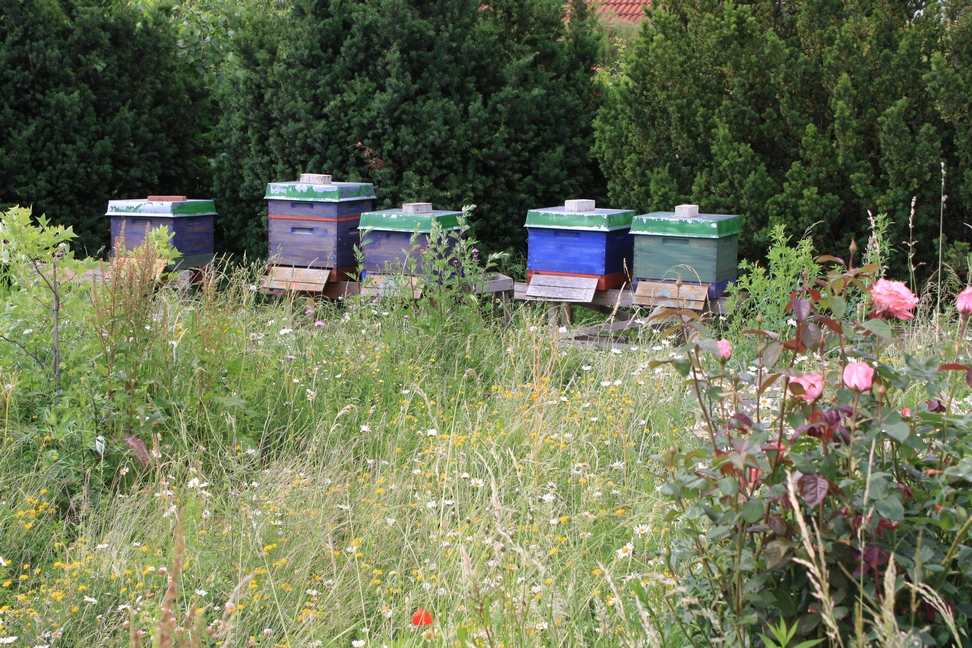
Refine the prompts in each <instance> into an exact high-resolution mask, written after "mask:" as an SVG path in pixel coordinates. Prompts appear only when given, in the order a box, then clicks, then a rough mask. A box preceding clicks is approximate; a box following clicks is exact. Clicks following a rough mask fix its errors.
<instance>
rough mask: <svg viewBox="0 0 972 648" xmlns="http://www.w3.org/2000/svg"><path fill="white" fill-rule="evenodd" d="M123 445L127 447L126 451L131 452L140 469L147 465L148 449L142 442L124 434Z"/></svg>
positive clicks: (135, 437)
mask: <svg viewBox="0 0 972 648" xmlns="http://www.w3.org/2000/svg"><path fill="white" fill-rule="evenodd" d="M125 445H127V446H128V449H129V450H131V451H132V454H134V455H135V460H136V461H137V462H138V464H139V465H140V466H141V467H142V468H145V467H146V466H148V465H149V453H148V448H146V447H145V442H144V441H142V440H141V439H139V438H138V437H137V436H134V435H131V434H126V435H125Z"/></svg>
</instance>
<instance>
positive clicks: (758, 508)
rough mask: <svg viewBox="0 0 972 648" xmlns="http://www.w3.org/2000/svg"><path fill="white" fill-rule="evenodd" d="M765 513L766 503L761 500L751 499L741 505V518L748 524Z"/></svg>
mask: <svg viewBox="0 0 972 648" xmlns="http://www.w3.org/2000/svg"><path fill="white" fill-rule="evenodd" d="M765 513H766V505H765V504H763V502H762V501H761V500H758V499H751V500H749V501H748V502H746V503H745V504H743V506H742V518H743V520H745V521H746V522H747V523H748V524H752V523H753V522H756V521H757V520H759V519H762V517H763V515H764V514H765Z"/></svg>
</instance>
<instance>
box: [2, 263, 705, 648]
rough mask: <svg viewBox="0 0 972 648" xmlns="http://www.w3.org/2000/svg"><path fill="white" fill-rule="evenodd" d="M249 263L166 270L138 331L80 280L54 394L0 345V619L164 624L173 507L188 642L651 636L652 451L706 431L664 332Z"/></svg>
mask: <svg viewBox="0 0 972 648" xmlns="http://www.w3.org/2000/svg"><path fill="white" fill-rule="evenodd" d="M255 284H256V279H255V278H254V275H253V274H252V269H247V268H241V269H239V270H237V271H234V272H230V273H226V274H213V275H211V276H210V277H209V278H208V279H207V281H205V282H204V283H203V284H202V286H200V287H197V288H196V289H194V290H192V291H190V292H178V291H172V290H162V291H159V292H157V293H155V294H154V295H153V296H151V297H148V298H147V299H149V300H150V303H149V304H144V303H141V304H135V305H134V306H132V308H133V309H134V310H136V311H137V310H138V309H137V308H135V306H138V307H146V306H147V310H145V313H146V317H147V319H144V318H143V319H144V321H143V320H139V323H138V326H139V327H140V328H139V329H138V330H137V331H136V330H135V329H133V328H131V327H130V328H129V329H125V326H126V325H127V324H130V323H131V321H130V320H131V319H132V318H131V317H130V313H129V314H128V315H126V313H127V312H128V311H124V308H125V307H124V304H121V302H123V301H124V300H116V301H118V303H119V304H121V305H120V306H117V307H116V310H111V309H110V308H109V307H107V306H102V307H101V310H100V311H99V310H98V308H95V307H92V306H91V305H90V304H91V303H92V302H94V303H95V304H96V305H97V304H106V303H111V300H107V299H104V298H102V299H100V300H99V296H98V295H95V297H94V298H93V299H92V298H91V291H92V290H93V289H92V288H91V286H90V285H83V284H78V285H73V286H71V287H70V290H72V291H75V292H76V293H77V295H76V296H77V297H78V300H77V302H76V303H77V304H80V305H81V306H78V312H75V313H70V314H69V317H68V319H69V321H68V323H67V324H66V325H65V331H64V332H62V335H63V337H64V339H65V340H66V341H65V343H64V346H65V351H64V359H63V361H62V362H63V364H64V367H65V368H64V372H65V377H64V381H65V385H66V387H65V391H64V393H63V394H61V395H60V396H58V399H57V402H56V403H55V402H53V401H52V399H51V398H50V397H48V398H47V399H46V400H45V399H44V398H43V397H42V396H41V394H42V391H43V390H42V386H43V380H42V378H43V377H42V376H36V375H32V374H31V373H30V371H29V369H28V368H27V367H29V365H28V364H25V362H26V361H24V360H23V359H22V358H21V359H18V358H17V353H18V350H17V349H15V348H4V350H3V351H2V353H3V354H5V355H6V356H7V358H9V359H10V360H11V361H10V363H9V364H8V365H7V367H8V368H7V369H5V370H4V375H3V376H2V378H3V382H4V384H5V385H6V387H5V388H4V393H3V401H2V405H3V406H4V409H5V418H4V432H3V445H4V448H3V449H2V452H0V462H2V464H3V468H2V471H0V556H2V557H3V566H2V567H0V585H2V587H0V623H2V627H0V636H2V637H8V638H9V637H17V639H16V641H15V642H14V645H23V646H85V645H87V646H125V645H131V644H132V643H133V642H138V641H139V634H138V633H139V632H140V631H141V632H144V633H145V634H144V637H143V638H141V640H140V641H141V644H142V645H156V644H157V643H158V644H162V645H172V644H171V642H170V643H166V641H168V640H167V639H165V638H164V637H163V638H162V640H161V641H159V640H158V637H156V628H157V627H158V624H159V620H160V619H161V618H162V616H163V609H162V608H163V600H164V599H165V594H166V590H167V588H168V587H169V580H170V579H169V576H170V573H169V572H170V571H171V570H172V568H173V561H174V558H175V547H176V544H177V535H178V534H177V528H181V529H182V531H181V534H182V536H183V537H184V544H185V550H184V555H183V562H184V567H183V568H182V573H181V575H180V578H179V579H178V581H179V582H178V588H179V589H178V596H177V598H176V605H175V606H174V607H175V610H174V612H175V615H176V617H177V618H178V619H179V620H180V623H182V621H183V617H184V615H186V614H188V613H189V612H190V611H195V612H194V614H195V615H196V616H198V618H200V619H201V620H202V626H203V630H197V631H195V635H196V639H197V640H200V641H201V643H199V644H195V645H225V646H295V647H296V646H349V645H368V646H381V645H388V646H405V645H427V644H431V645H456V644H457V643H462V642H468V645H479V646H500V645H504V646H519V645H529V646H534V645H544V646H573V645H605V646H609V645H610V646H613V645H619V644H627V645H637V644H641V643H643V642H645V641H648V642H649V643H653V644H654V643H655V642H656V640H657V637H655V636H654V635H653V634H652V632H653V631H652V626H651V620H650V615H647V614H643V612H644V611H645V608H644V604H643V602H636V601H635V600H634V598H633V597H632V596H631V595H630V590H632V589H635V588H637V587H640V585H639V584H640V583H642V582H643V583H644V586H647V587H648V588H649V589H650V590H651V591H655V590H656V589H657V588H656V586H655V583H656V581H655V580H652V579H655V578H661V579H664V578H665V576H664V574H663V573H662V567H661V566H660V561H659V560H658V557H657V553H658V550H659V549H660V547H661V543H660V541H661V540H663V538H664V535H665V534H666V533H667V532H668V531H669V530H668V529H667V528H666V527H665V523H664V521H663V520H662V515H663V513H664V510H665V509H664V506H663V505H662V503H661V500H660V496H659V495H658V494H657V493H656V488H657V486H658V484H659V483H660V481H659V477H660V475H661V472H662V470H661V466H659V465H657V464H653V462H651V461H650V456H651V455H653V454H656V453H659V452H661V451H663V450H664V449H667V448H668V447H669V446H670V445H672V444H691V443H694V442H695V439H694V437H693V436H692V435H691V433H690V432H689V431H690V430H691V429H692V428H694V426H695V420H696V415H695V414H694V409H693V407H692V404H691V403H692V401H691V400H690V399H689V396H690V394H689V392H688V390H687V389H686V388H685V387H684V385H683V382H682V379H681V378H680V377H679V376H678V375H677V374H676V373H674V371H672V370H671V369H668V368H667V367H666V368H657V369H651V368H649V367H648V363H649V362H650V361H651V360H652V359H665V358H668V357H669V355H670V354H671V353H672V351H673V343H672V341H671V340H667V339H660V338H658V337H657V335H656V334H655V333H653V332H652V331H651V330H650V329H645V330H644V331H641V332H640V333H638V334H637V335H636V336H634V338H633V339H632V342H631V343H630V344H629V345H627V347H626V348H625V349H623V350H614V351H612V350H597V349H593V348H579V347H576V346H573V345H572V344H570V342H569V340H568V336H567V335H566V334H563V333H561V332H560V331H559V330H558V329H556V328H553V329H552V328H548V326H547V325H546V318H545V313H544V312H543V311H542V310H540V309H535V308H532V307H529V306H527V307H519V308H517V309H516V310H515V312H514V314H513V318H512V320H511V323H510V325H509V326H508V327H504V325H503V322H502V319H495V318H492V317H491V316H490V315H488V314H487V311H488V309H486V308H481V307H479V306H476V305H475V304H473V303H472V301H471V300H469V301H464V302H461V303H457V304H455V305H454V307H453V308H452V309H451V310H450V309H443V308H442V307H441V306H442V304H441V303H440V304H438V305H437V306H436V307H434V308H426V306H427V305H423V303H421V302H418V303H415V302H411V301H396V300H384V301H380V302H368V301H359V300H348V301H346V302H342V303H313V302H310V301H305V300H302V299H298V300H292V299H285V298H268V297H265V296H262V295H259V294H258V293H257V292H256V291H255V290H254V289H253V288H254V287H255ZM101 297H104V295H102V296H101ZM67 301H68V302H69V303H71V302H70V300H67ZM84 304H88V306H85V307H84V308H83V309H82V306H83V305H84ZM118 309H121V310H118ZM130 310H131V309H130ZM133 312H134V311H133ZM139 312H140V311H139ZM443 313H444V314H443ZM126 317H128V319H126ZM106 322H114V323H115V324H116V325H117V328H118V329H119V330H118V331H116V332H114V333H112V334H111V335H114V337H112V338H111V339H107V338H105V337H104V336H105V335H106V334H104V333H103V332H104V331H105V330H107V329H108V326H107V324H106ZM126 323H127V324H126ZM99 331H101V332H102V338H101V344H100V348H101V349H102V350H101V352H100V353H99V352H97V351H94V352H92V351H91V349H92V348H96V345H95V344H94V343H93V342H90V339H91V338H92V337H96V336H97V335H98V334H99V333H98V332H99ZM86 340H87V342H86ZM72 348H73V349H75V350H76V352H75V353H72V351H71V349H72ZM86 354H87V355H86ZM112 354H114V356H112ZM92 355H93V356H94V358H95V360H94V361H92ZM109 357H113V362H114V366H113V368H112V370H111V371H112V372H113V373H108V372H107V370H106V368H105V367H106V366H107V362H108V358H109ZM72 363H73V364H72ZM72 367H73V368H72ZM119 372H122V375H119ZM39 385H40V386H39ZM108 392H112V394H111V396H110V397H108V396H106V393H108ZM87 401H90V403H89V402H87ZM128 434H131V435H132V436H133V437H137V438H138V439H139V440H141V441H142V442H144V444H145V453H146V456H145V457H144V458H145V459H147V461H146V465H145V466H142V465H141V462H140V461H139V454H138V452H136V451H133V450H135V449H136V448H137V446H133V445H131V444H130V443H128V442H127V441H126V439H127V436H126V435H128ZM99 443H100V444H101V445H98V444H99ZM653 596H655V598H656V599H658V601H657V602H658V603H659V604H662V602H661V600H660V599H659V597H662V596H663V595H662V594H657V593H656V594H653ZM419 608H422V609H425V610H428V611H429V612H430V613H431V615H432V618H433V620H434V622H433V623H432V624H431V625H427V626H414V625H413V624H412V623H411V618H412V614H413V612H415V610H417V609H419ZM185 625H187V626H191V625H192V624H191V623H186V624H185ZM200 633H202V634H200ZM362 641H363V642H365V643H364V644H361V643H360V642H362ZM186 645H189V644H186Z"/></svg>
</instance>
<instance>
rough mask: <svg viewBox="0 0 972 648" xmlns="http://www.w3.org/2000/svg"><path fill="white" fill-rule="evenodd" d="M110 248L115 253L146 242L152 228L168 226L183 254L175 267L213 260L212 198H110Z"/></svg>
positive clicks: (177, 268)
mask: <svg viewBox="0 0 972 648" xmlns="http://www.w3.org/2000/svg"><path fill="white" fill-rule="evenodd" d="M106 215H107V216H108V217H109V218H110V219H111V249H112V254H113V255H114V256H116V257H117V256H125V253H126V252H127V251H129V250H132V249H134V248H137V247H139V246H140V245H142V244H143V243H145V237H146V235H147V234H148V232H149V230H153V229H156V228H159V227H167V228H168V229H169V231H170V232H172V233H173V237H172V245H173V246H174V247H175V248H176V249H177V250H178V251H179V253H180V254H182V256H181V257H179V259H177V260H176V262H175V265H174V267H173V268H172V269H173V270H184V269H187V268H198V267H201V266H204V265H206V264H207V263H209V262H210V261H212V260H213V220H214V217H215V216H216V205H215V203H213V201H212V200H186V197H185V196H149V197H148V198H142V199H137V200H110V201H108V212H107V214H106Z"/></svg>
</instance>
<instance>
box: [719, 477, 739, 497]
mask: <svg viewBox="0 0 972 648" xmlns="http://www.w3.org/2000/svg"><path fill="white" fill-rule="evenodd" d="M718 485H719V490H720V491H721V492H722V494H723V495H730V496H731V495H735V494H736V493H738V492H739V482H738V481H736V480H735V479H733V478H732V477H723V478H722V479H720V480H719V481H718Z"/></svg>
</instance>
